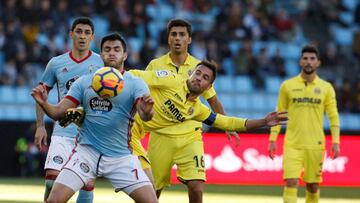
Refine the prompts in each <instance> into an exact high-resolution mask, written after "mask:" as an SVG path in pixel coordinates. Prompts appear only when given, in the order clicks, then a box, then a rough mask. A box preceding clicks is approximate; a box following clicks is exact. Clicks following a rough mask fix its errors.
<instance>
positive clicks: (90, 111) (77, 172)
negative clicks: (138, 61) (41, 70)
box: [32, 34, 157, 203]
mask: <svg viewBox="0 0 360 203" xmlns="http://www.w3.org/2000/svg"><path fill="white" fill-rule="evenodd" d="M101 56H102V58H104V59H107V61H108V62H109V64H107V65H110V66H112V67H116V68H117V69H118V70H119V71H120V72H123V78H124V87H123V90H122V92H121V93H120V95H118V96H116V97H113V98H110V99H103V98H100V97H98V95H97V94H96V93H95V91H94V90H93V89H92V88H91V81H92V74H88V75H85V76H83V77H81V78H79V79H78V80H77V81H76V82H75V83H74V84H73V85H72V86H71V88H70V90H69V92H68V93H67V95H66V97H65V98H64V99H62V100H61V101H60V102H59V103H58V104H56V105H51V104H49V103H48V101H47V94H46V92H45V88H44V86H38V87H36V88H34V89H33V91H32V96H33V97H34V99H35V100H36V102H37V103H38V104H39V105H40V106H41V107H42V108H43V110H44V111H45V112H46V114H47V115H48V116H50V117H51V118H52V119H54V120H58V119H60V118H62V117H63V116H64V115H65V113H66V110H67V109H68V108H74V107H76V106H77V105H79V104H80V105H81V106H82V107H83V108H84V112H85V117H84V122H83V124H82V126H81V128H80V130H79V143H78V145H77V146H76V147H75V148H74V150H73V153H72V155H71V156H70V158H69V160H68V161H67V163H66V164H65V166H64V167H63V169H62V170H61V172H60V174H59V176H58V177H57V179H56V181H55V184H54V187H53V189H52V190H51V193H50V195H49V198H48V200H47V202H66V201H68V200H69V199H70V198H71V196H72V195H73V194H74V193H75V192H76V191H77V190H79V189H80V188H81V187H83V186H84V185H86V184H87V183H88V182H89V181H92V180H94V179H95V178H96V177H98V176H104V177H105V178H107V179H109V180H110V182H111V183H112V185H113V187H114V189H115V192H118V191H121V190H122V191H124V192H125V193H127V194H128V195H129V196H130V197H131V198H132V199H133V200H134V201H135V202H139V203H153V202H157V199H156V195H155V191H154V189H153V187H152V184H151V182H150V180H149V179H148V178H147V176H146V174H145V173H144V171H143V170H142V169H141V166H140V162H139V160H138V158H137V157H136V156H133V155H132V150H131V146H130V145H129V142H130V140H131V131H130V128H131V125H132V121H133V116H134V115H135V113H136V112H138V114H139V116H140V118H141V119H142V120H144V121H149V120H150V119H151V118H152V116H153V109H152V107H153V105H154V102H153V100H152V98H151V97H150V95H149V89H148V88H147V86H146V84H145V83H144V81H143V80H141V79H139V78H137V77H134V76H132V75H131V74H129V73H127V72H124V70H123V65H124V60H125V59H126V57H127V54H126V45H125V42H124V40H123V39H122V38H121V37H120V36H119V35H116V34H114V35H109V36H106V37H104V38H103V39H102V41H101ZM118 56H121V58H117V57H118Z"/></svg>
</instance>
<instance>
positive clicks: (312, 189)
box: [306, 183, 319, 193]
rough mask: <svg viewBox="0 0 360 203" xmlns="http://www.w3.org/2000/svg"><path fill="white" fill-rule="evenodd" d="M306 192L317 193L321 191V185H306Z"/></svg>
mask: <svg viewBox="0 0 360 203" xmlns="http://www.w3.org/2000/svg"><path fill="white" fill-rule="evenodd" d="M306 190H307V191H309V192H311V193H316V192H317V191H318V190H319V183H306Z"/></svg>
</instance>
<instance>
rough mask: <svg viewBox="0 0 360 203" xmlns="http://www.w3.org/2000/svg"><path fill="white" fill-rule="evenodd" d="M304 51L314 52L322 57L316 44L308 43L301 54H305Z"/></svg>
mask: <svg viewBox="0 0 360 203" xmlns="http://www.w3.org/2000/svg"><path fill="white" fill-rule="evenodd" d="M304 53H314V54H315V55H316V57H317V58H318V59H320V53H319V50H318V49H317V48H316V47H315V46H314V45H310V44H308V45H306V46H304V47H303V48H302V50H301V56H302V55H303V54H304Z"/></svg>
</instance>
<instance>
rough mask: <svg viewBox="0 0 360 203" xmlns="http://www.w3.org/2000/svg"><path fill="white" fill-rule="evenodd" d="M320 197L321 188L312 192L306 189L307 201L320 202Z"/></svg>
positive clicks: (311, 202)
mask: <svg viewBox="0 0 360 203" xmlns="http://www.w3.org/2000/svg"><path fill="white" fill-rule="evenodd" d="M319 199H320V190H318V191H317V192H316V193H311V192H309V191H307V190H306V201H305V202H306V203H318V202H319Z"/></svg>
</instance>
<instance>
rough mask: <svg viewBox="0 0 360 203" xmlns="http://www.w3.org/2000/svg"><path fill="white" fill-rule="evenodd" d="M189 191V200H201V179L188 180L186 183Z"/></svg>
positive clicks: (193, 202)
mask: <svg viewBox="0 0 360 203" xmlns="http://www.w3.org/2000/svg"><path fill="white" fill-rule="evenodd" d="M186 185H187V188H188V193H189V202H191V203H195V202H202V194H203V190H204V189H203V182H202V181H189V182H188V183H187V184H186Z"/></svg>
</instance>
